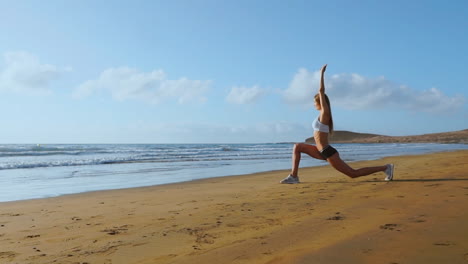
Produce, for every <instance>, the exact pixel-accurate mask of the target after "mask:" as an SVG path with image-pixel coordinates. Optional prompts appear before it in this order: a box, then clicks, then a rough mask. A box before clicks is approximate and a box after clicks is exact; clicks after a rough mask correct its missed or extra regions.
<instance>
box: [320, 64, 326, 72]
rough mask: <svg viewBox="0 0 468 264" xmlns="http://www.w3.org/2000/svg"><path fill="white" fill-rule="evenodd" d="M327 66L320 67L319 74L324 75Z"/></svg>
mask: <svg viewBox="0 0 468 264" xmlns="http://www.w3.org/2000/svg"><path fill="white" fill-rule="evenodd" d="M327 65H328V64H325V65H323V66H322V69H321V70H320V72H321V73H322V74H323V73H325V71H326V70H327Z"/></svg>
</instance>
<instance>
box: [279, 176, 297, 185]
mask: <svg viewBox="0 0 468 264" xmlns="http://www.w3.org/2000/svg"><path fill="white" fill-rule="evenodd" d="M280 183H285V184H295V183H299V177H293V176H292V175H291V174H289V175H288V177H286V178H284V179H283V180H282V181H280Z"/></svg>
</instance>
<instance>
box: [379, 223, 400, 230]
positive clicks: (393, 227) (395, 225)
mask: <svg viewBox="0 0 468 264" xmlns="http://www.w3.org/2000/svg"><path fill="white" fill-rule="evenodd" d="M399 226H400V225H399V224H385V225H381V226H380V229H384V230H395V229H396V228H397V227H399ZM396 231H401V230H400V229H396Z"/></svg>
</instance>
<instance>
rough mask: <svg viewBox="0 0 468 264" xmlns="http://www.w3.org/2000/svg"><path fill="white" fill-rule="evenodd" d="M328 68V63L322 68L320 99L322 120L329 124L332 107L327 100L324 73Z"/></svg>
mask: <svg viewBox="0 0 468 264" xmlns="http://www.w3.org/2000/svg"><path fill="white" fill-rule="evenodd" d="M326 70H327V64H325V65H323V66H322V69H321V70H320V75H321V76H320V88H319V99H320V106H321V110H320V122H322V123H324V124H327V125H328V123H329V120H330V116H331V113H330V107H329V105H328V103H327V100H325V81H324V75H325V71H326Z"/></svg>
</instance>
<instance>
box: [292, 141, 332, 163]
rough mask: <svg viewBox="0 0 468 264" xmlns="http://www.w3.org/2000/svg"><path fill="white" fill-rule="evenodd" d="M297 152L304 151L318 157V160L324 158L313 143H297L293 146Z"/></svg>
mask: <svg viewBox="0 0 468 264" xmlns="http://www.w3.org/2000/svg"><path fill="white" fill-rule="evenodd" d="M294 148H296V149H297V150H298V151H299V152H302V153H305V154H307V155H309V156H311V157H312V158H316V159H320V160H325V159H324V158H323V157H322V155H321V154H320V151H319V150H318V148H317V147H316V146H314V145H309V144H305V143H298V144H296V145H295V146H294Z"/></svg>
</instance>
